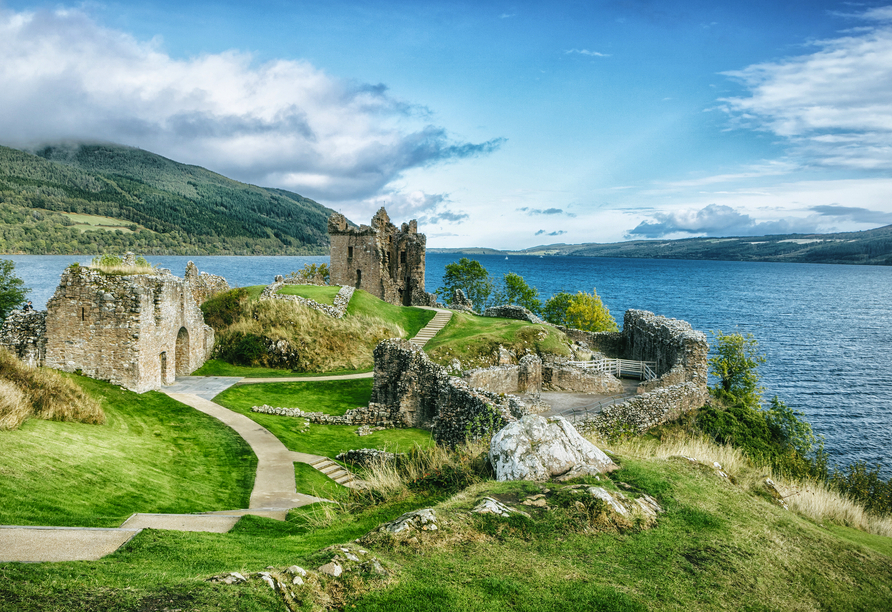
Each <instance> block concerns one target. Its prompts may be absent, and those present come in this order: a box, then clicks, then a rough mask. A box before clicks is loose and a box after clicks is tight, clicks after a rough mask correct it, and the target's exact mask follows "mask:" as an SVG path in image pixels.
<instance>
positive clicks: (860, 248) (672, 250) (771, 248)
mask: <svg viewBox="0 0 892 612" xmlns="http://www.w3.org/2000/svg"><path fill="white" fill-rule="evenodd" d="M427 251H428V252H429V253H454V254H456V255H505V256H512V255H538V256H542V257H545V256H551V255H569V256H574V257H632V258H642V259H709V260H721V261H776V262H793V263H824V264H858V265H879V266H888V265H892V225H886V226H883V227H878V228H876V229H871V230H865V231H860V232H841V233H835V234H777V235H771V236H734V237H727V238H684V239H680V240H631V241H629V242H614V243H596V242H589V243H583V244H547V245H541V246H534V247H530V248H528V249H521V250H517V251H510V250H498V249H490V248H485V247H469V248H454V249H437V248H429V249H428V250H427Z"/></svg>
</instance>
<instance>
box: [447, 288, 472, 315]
mask: <svg viewBox="0 0 892 612" xmlns="http://www.w3.org/2000/svg"><path fill="white" fill-rule="evenodd" d="M447 308H449V310H458V311H461V312H470V313H473V312H474V302H472V301H471V300H469V299H468V297H467V296H466V295H465V292H464V291H462V290H461V289H456V290H455V291H453V292H452V300H450V302H449V306H447Z"/></svg>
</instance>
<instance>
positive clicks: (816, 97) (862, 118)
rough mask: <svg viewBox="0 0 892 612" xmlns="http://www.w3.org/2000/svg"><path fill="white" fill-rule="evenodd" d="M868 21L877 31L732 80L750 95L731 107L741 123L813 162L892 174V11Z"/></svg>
mask: <svg viewBox="0 0 892 612" xmlns="http://www.w3.org/2000/svg"><path fill="white" fill-rule="evenodd" d="M860 17H861V19H864V20H867V21H869V22H871V26H870V27H868V28H859V29H857V30H856V31H851V30H850V31H849V35H847V36H841V37H839V38H834V39H830V40H823V41H818V42H816V43H813V44H814V46H815V47H816V48H817V50H816V51H815V52H813V53H810V54H808V55H801V56H797V57H791V58H786V59H784V60H781V61H777V62H768V63H763V64H755V65H752V66H749V67H747V68H744V69H743V70H738V71H733V72H728V73H725V74H726V75H728V76H731V77H733V78H735V79H737V80H739V81H740V82H741V83H743V84H744V85H745V86H746V87H747V89H748V90H749V95H748V96H742V97H733V98H726V99H724V100H723V102H724V104H725V110H726V111H727V112H728V113H730V114H731V116H732V117H733V118H734V121H735V124H736V125H739V126H742V127H750V128H755V129H759V130H765V131H768V132H772V133H774V134H776V135H778V136H780V137H783V138H784V139H786V140H787V141H788V142H789V143H790V144H791V145H792V149H791V153H793V154H795V155H799V156H802V158H803V159H804V160H806V161H807V162H808V163H815V164H820V165H826V166H837V167H844V168H853V169H863V170H875V169H889V168H892V7H881V8H874V9H870V10H869V11H866V12H865V13H862V14H861V16H860Z"/></svg>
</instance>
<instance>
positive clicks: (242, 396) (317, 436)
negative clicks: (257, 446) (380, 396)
mask: <svg viewBox="0 0 892 612" xmlns="http://www.w3.org/2000/svg"><path fill="white" fill-rule="evenodd" d="M371 390H372V380H371V379H360V380H344V381H329V382H306V383H303V382H293V383H261V384H257V385H240V386H237V387H231V388H229V389H227V390H226V391H224V392H223V393H221V394H220V395H218V396H217V397H215V398H214V401H215V402H217V403H218V404H220V405H221V406H225V407H226V408H229V409H230V410H233V411H235V412H238V413H241V414H244V415H245V416H247V417H249V418H251V419H253V420H254V421H255V422H257V423H259V424H260V425H262V426H263V427H266V428H267V429H268V430H269V431H270V432H272V433H273V435H275V436H276V437H277V438H279V440H281V441H282V443H283V444H284V445H285V446H286V447H287V448H288V449H289V450H292V451H297V452H301V453H311V454H314V455H322V456H325V457H331V458H332V459H333V458H334V457H335V456H336V455H337V454H338V453H341V452H343V451H346V450H350V449H354V448H387V449H388V450H390V451H393V452H405V451H408V450H410V449H412V448H413V447H414V446H415V445H416V444H417V445H420V446H430V445H432V444H433V440H432V439H431V435H430V432H428V431H425V430H423V429H408V428H407V429H387V430H384V431H377V432H375V433H373V434H370V435H368V436H362V437H360V436H358V435H356V426H355V425H317V424H315V423H311V424H310V429H309V431H307V432H304V433H298V425H299V424H301V423H302V422H303V421H302V420H301V419H295V418H292V417H284V416H278V415H274V414H260V413H256V412H251V408H252V407H253V406H259V405H262V404H267V405H270V406H276V407H281V408H294V407H297V408H300V409H301V410H306V411H321V412H325V413H326V414H343V413H344V412H346V410H348V409H349V408H356V407H357V406H360V405H367V404H368V400H369V397H370V395H371Z"/></svg>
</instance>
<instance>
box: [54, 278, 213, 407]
mask: <svg viewBox="0 0 892 612" xmlns="http://www.w3.org/2000/svg"><path fill="white" fill-rule="evenodd" d="M193 267H194V266H193ZM190 272H191V273H190V274H187V277H186V278H185V279H183V278H178V277H176V276H174V275H172V274H171V273H170V272H169V271H168V270H154V271H152V272H151V273H148V274H131V275H113V274H104V273H102V272H100V271H98V270H94V269H91V268H86V267H81V266H78V265H73V266H69V267H68V268H67V269H66V270H65V272H64V273H63V274H62V278H61V281H60V282H59V286H58V287H57V288H56V292H55V294H54V295H53V297H52V298H50V300H49V301H48V302H47V312H46V332H45V333H46V344H45V357H44V364H41V365H46V366H48V367H51V368H56V369H58V370H64V371H66V372H74V371H76V370H80V371H81V372H82V373H83V374H85V375H86V376H90V377H92V378H98V379H101V380H107V381H109V382H112V383H114V384H117V385H121V386H123V387H126V388H128V389H131V390H133V391H136V392H138V393H142V392H144V391H149V390H152V389H160V388H161V386H162V385H165V384H171V383H173V382H174V381H175V378H176V376H177V375H186V374H191V373H192V372H193V371H194V370H196V369H198V368H199V367H201V365H202V364H203V363H204V362H205V361H206V360H207V358H208V356H209V355H210V352H211V350H212V349H213V346H214V331H213V329H211V328H210V327H209V326H207V325H205V323H204V317H203V316H202V313H201V310H200V309H199V308H198V303H197V301H196V297H197V296H204V295H207V294H210V293H213V291H214V290H215V289H222V285H221V286H219V287H214V288H211V287H205V286H204V285H206V284H209V283H208V281H210V280H213V281H216V278H217V277H214V278H211V275H201V276H199V275H198V274H197V271H195V270H191V271H190ZM205 276H207V277H208V278H204V277H205ZM224 282H225V281H224ZM214 284H218V285H219V283H214ZM199 299H200V298H199Z"/></svg>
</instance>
